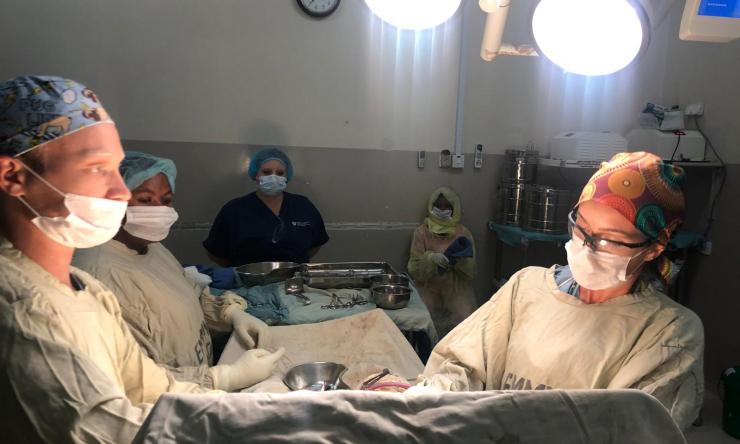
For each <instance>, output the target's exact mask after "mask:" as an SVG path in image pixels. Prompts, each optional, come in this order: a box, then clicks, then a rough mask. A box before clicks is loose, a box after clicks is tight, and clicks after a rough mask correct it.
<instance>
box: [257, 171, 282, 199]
mask: <svg viewBox="0 0 740 444" xmlns="http://www.w3.org/2000/svg"><path fill="white" fill-rule="evenodd" d="M258 186H259V188H260V190H262V192H263V193H265V194H267V195H268V196H277V195H278V194H280V193H282V192H283V190H284V189H285V188H286V187H287V186H288V179H286V178H285V176H278V175H277V174H270V175H268V176H260V178H259V185H258Z"/></svg>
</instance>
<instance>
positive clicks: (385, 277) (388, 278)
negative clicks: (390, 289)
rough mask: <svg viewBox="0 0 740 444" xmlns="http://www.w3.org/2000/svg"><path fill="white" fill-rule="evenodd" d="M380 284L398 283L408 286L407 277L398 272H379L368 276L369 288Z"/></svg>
mask: <svg viewBox="0 0 740 444" xmlns="http://www.w3.org/2000/svg"><path fill="white" fill-rule="evenodd" d="M380 285H400V286H402V287H408V286H409V278H407V277H406V276H403V275H400V274H381V275H378V276H373V277H371V278H370V288H373V287H378V286H380Z"/></svg>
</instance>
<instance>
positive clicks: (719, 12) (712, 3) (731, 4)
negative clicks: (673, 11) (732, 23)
mask: <svg viewBox="0 0 740 444" xmlns="http://www.w3.org/2000/svg"><path fill="white" fill-rule="evenodd" d="M699 15H703V16H709V17H724V18H736V19H740V0H701V1H700V2H699Z"/></svg>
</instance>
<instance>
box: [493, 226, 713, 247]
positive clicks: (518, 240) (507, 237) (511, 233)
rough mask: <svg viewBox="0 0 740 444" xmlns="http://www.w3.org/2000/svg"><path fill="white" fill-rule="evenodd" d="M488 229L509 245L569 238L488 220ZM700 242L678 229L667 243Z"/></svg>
mask: <svg viewBox="0 0 740 444" xmlns="http://www.w3.org/2000/svg"><path fill="white" fill-rule="evenodd" d="M488 229H489V230H491V231H494V232H495V233H496V236H497V237H498V239H499V240H500V241H501V242H503V243H505V244H506V245H510V246H517V245H526V244H528V243H529V242H531V241H538V242H560V243H565V242H568V241H569V240H570V235H569V234H546V233H539V232H537V231H527V230H524V229H523V228H521V227H516V226H512V225H501V224H497V223H495V222H492V221H489V222H488ZM702 243H704V236H703V235H701V234H700V233H695V232H692V231H684V230H680V231H678V232H677V233H676V234H675V235H673V236H672V237H671V240H670V242H669V243H668V245H669V248H670V249H671V250H681V249H685V248H697V247H700V246H701V245H702Z"/></svg>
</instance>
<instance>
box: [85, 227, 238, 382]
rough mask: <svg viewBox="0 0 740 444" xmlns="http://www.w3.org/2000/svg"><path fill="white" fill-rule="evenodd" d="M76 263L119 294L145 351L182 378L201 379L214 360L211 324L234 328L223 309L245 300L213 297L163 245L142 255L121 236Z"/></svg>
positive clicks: (87, 251)
mask: <svg viewBox="0 0 740 444" xmlns="http://www.w3.org/2000/svg"><path fill="white" fill-rule="evenodd" d="M72 263H73V265H74V266H76V267H78V268H80V269H82V270H85V271H87V272H88V273H90V274H91V275H93V276H94V277H95V278H96V279H98V280H99V281H100V282H102V283H103V284H104V285H105V286H106V287H107V288H108V289H110V290H111V291H112V292H113V294H115V296H116V297H117V298H118V302H119V304H120V305H121V310H122V312H123V318H124V319H125V320H126V322H127V323H128V325H129V327H130V329H131V332H132V333H133V334H134V337H135V338H136V340H137V341H138V342H139V344H140V345H141V347H142V349H144V351H145V352H146V353H147V355H148V356H149V357H150V358H152V359H153V360H154V361H155V362H157V363H159V364H164V365H166V366H167V367H170V368H171V370H172V371H173V372H175V373H176V375H177V377H178V378H179V379H184V380H191V381H193V382H196V383H200V384H202V383H203V378H204V377H205V376H206V374H207V371H208V368H209V365H211V364H213V357H212V345H211V336H210V333H209V331H208V327H211V328H213V329H215V330H220V331H230V330H231V323H230V322H229V321H228V320H227V319H226V314H225V311H226V309H227V308H229V307H231V306H232V305H238V309H239V310H244V309H245V308H246V306H247V303H246V301H245V300H244V299H242V298H241V297H239V296H238V295H236V294H234V293H232V292H226V293H224V294H223V295H222V296H213V295H212V294H211V293H210V292H209V291H208V288H205V289H202V288H201V287H200V286H199V285H197V284H195V283H194V282H193V281H191V280H190V279H189V278H187V277H186V276H185V272H184V270H183V268H182V265H180V263H179V262H178V261H177V259H175V257H174V256H173V255H172V253H170V252H169V250H167V248H165V247H164V245H162V244H160V243H153V244H150V245H149V248H148V251H147V253H146V254H138V253H137V252H136V251H134V250H131V249H130V248H128V247H126V246H125V245H124V244H123V243H121V242H119V241H117V240H111V241H109V242H107V243H105V244H103V245H101V246H99V247H95V248H89V249H85V250H78V251H77V252H76V253H75V256H74V259H73V261H72Z"/></svg>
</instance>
